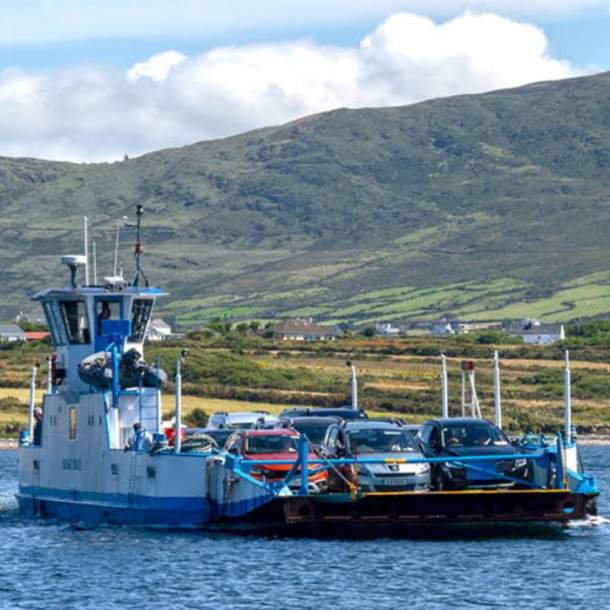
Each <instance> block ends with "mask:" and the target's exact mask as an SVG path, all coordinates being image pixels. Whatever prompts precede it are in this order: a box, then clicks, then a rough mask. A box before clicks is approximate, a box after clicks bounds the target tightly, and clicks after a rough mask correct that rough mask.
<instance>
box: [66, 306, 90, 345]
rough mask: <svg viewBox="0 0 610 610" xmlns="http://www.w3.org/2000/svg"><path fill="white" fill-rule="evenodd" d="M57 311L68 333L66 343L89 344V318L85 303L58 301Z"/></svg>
mask: <svg viewBox="0 0 610 610" xmlns="http://www.w3.org/2000/svg"><path fill="white" fill-rule="evenodd" d="M59 310H60V312H61V316H62V318H63V321H64V325H65V328H66V331H67V333H68V341H69V342H70V343H72V344H84V343H90V342H91V334H90V332H89V316H88V315H87V305H86V303H85V301H60V302H59Z"/></svg>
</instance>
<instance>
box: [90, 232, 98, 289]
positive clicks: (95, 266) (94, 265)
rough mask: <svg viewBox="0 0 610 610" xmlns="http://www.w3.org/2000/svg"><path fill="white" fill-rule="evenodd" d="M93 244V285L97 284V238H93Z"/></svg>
mask: <svg viewBox="0 0 610 610" xmlns="http://www.w3.org/2000/svg"><path fill="white" fill-rule="evenodd" d="M91 246H92V248H93V253H92V256H93V285H94V286H97V252H96V250H95V240H93V242H92V244H91Z"/></svg>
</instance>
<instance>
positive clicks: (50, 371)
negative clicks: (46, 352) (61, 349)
mask: <svg viewBox="0 0 610 610" xmlns="http://www.w3.org/2000/svg"><path fill="white" fill-rule="evenodd" d="M52 393H53V356H47V394H52Z"/></svg>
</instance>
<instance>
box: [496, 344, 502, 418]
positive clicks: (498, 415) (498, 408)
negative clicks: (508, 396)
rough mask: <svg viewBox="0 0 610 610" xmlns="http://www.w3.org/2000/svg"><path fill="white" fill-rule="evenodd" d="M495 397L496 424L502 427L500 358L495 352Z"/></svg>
mask: <svg viewBox="0 0 610 610" xmlns="http://www.w3.org/2000/svg"><path fill="white" fill-rule="evenodd" d="M494 399H495V406H496V426H498V428H501V427H502V399H501V398H500V358H499V356H498V352H497V351H495V352H494Z"/></svg>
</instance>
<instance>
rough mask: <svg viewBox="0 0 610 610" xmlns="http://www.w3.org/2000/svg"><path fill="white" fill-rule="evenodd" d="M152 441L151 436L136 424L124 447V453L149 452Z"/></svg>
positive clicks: (138, 423)
mask: <svg viewBox="0 0 610 610" xmlns="http://www.w3.org/2000/svg"><path fill="white" fill-rule="evenodd" d="M152 441H153V439H152V434H151V433H150V432H148V431H146V430H144V429H143V428H142V424H141V423H140V422H136V423H135V424H134V425H133V434H132V436H131V438H130V439H129V440H128V441H127V444H126V445H125V451H129V450H131V451H149V450H150V448H151V447H152Z"/></svg>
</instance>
